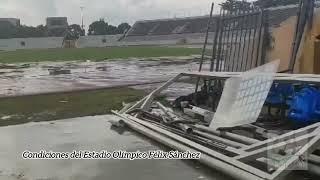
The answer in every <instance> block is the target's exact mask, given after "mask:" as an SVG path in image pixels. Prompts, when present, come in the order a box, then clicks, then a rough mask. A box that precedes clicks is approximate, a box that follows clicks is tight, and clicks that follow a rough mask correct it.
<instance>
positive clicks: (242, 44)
mask: <svg viewBox="0 0 320 180" xmlns="http://www.w3.org/2000/svg"><path fill="white" fill-rule="evenodd" d="M212 9H213V7H212ZM298 9H299V10H298V16H297V17H298V18H297V21H296V30H295V35H294V37H293V42H294V43H293V44H292V51H291V55H290V59H289V60H287V61H288V62H289V65H288V66H287V67H286V69H285V71H283V72H282V73H277V72H278V71H279V69H280V68H279V65H280V60H276V61H272V62H269V63H267V62H268V59H267V58H268V57H267V56H266V50H267V49H268V45H269V44H268V43H269V41H268V40H269V31H268V28H269V26H268V15H269V14H268V12H266V11H264V10H257V9H254V10H252V11H249V12H248V11H246V12H241V11H240V12H237V13H235V12H228V11H224V10H222V11H221V14H220V16H219V18H218V20H217V21H216V27H215V28H216V29H215V36H214V38H213V49H212V54H211V55H212V60H211V63H210V67H209V68H208V69H210V71H203V70H202V69H203V66H204V64H203V63H204V62H203V61H201V62H200V67H199V71H198V72H185V73H181V74H179V75H177V76H176V77H174V78H172V79H170V80H169V81H168V82H167V83H165V84H164V85H162V86H161V87H159V88H157V89H156V90H154V91H153V92H151V93H150V94H149V95H147V96H146V97H144V98H143V99H141V100H140V101H138V102H135V103H130V104H127V105H125V107H124V108H123V109H122V110H120V111H113V113H114V114H116V115H117V116H118V117H119V121H117V122H113V123H114V124H115V125H123V124H126V125H128V126H129V127H130V128H132V129H134V130H136V131H138V132H140V133H142V134H144V135H146V136H148V137H150V138H152V139H154V140H156V141H158V142H160V143H162V144H165V145H167V146H168V147H170V148H172V149H176V150H179V151H198V152H201V153H202V156H201V159H200V160H199V161H201V162H202V163H204V164H206V165H208V166H210V167H212V168H214V169H217V170H220V171H222V172H224V173H226V174H228V175H230V176H232V177H235V178H237V179H245V180H248V179H252V180H257V179H269V180H274V179H281V178H283V177H285V175H286V174H288V173H289V172H291V171H292V170H306V171H309V172H311V173H315V174H318V175H319V172H320V167H319V165H320V150H319V143H320V76H319V75H314V74H287V73H284V72H289V73H292V72H294V71H295V66H296V61H297V59H299V57H301V49H302V47H303V46H302V45H301V44H303V43H301V42H303V41H304V38H305V37H306V34H307V33H306V32H308V27H310V25H312V23H313V19H312V17H313V16H312V15H313V10H314V1H312V0H310V1H309V0H308V1H301V2H300V5H299V8H298ZM212 17H213V16H212V13H211V16H210V20H212ZM239 22H241V24H239ZM211 23H212V21H209V22H208V25H207V29H206V34H207V35H206V38H205V44H204V47H203V57H204V56H205V54H206V52H207V43H208V36H209V32H210V28H211ZM290 45H291V44H289V46H290ZM202 59H203V58H202ZM181 80H183V81H184V82H185V81H190V82H193V83H195V92H194V93H192V94H190V95H187V96H181V97H179V98H177V99H176V100H175V101H173V102H171V103H168V102H163V101H161V99H159V98H157V97H159V96H160V95H161V92H162V91H164V90H165V89H166V88H168V87H169V86H171V85H172V84H173V83H175V82H178V81H181ZM200 87H201V88H200ZM199 89H201V90H199Z"/></svg>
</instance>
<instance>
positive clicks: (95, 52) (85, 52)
mask: <svg viewBox="0 0 320 180" xmlns="http://www.w3.org/2000/svg"><path fill="white" fill-rule="evenodd" d="M200 52H201V50H200V49H193V48H175V47H155V46H148V47H147V46H143V47H141V46H139V47H106V48H74V49H62V48H61V49H60V48H59V49H33V50H17V51H7V52H0V63H19V62H41V61H72V60H93V61H102V60H107V59H115V58H124V59H125V58H130V57H161V56H189V55H193V54H200Z"/></svg>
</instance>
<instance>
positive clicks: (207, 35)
mask: <svg viewBox="0 0 320 180" xmlns="http://www.w3.org/2000/svg"><path fill="white" fill-rule="evenodd" d="M213 9H214V3H212V4H211V10H210V17H209V20H208V25H207V31H206V37H205V40H204V44H203V49H202V55H201V60H200V65H199V72H201V70H202V65H203V61H204V56H205V53H206V49H207V44H208V38H209V31H210V26H211V22H212V16H213ZM199 83H200V78H198V79H197V84H196V90H195V97H194V99H195V102H197V92H198V89H199Z"/></svg>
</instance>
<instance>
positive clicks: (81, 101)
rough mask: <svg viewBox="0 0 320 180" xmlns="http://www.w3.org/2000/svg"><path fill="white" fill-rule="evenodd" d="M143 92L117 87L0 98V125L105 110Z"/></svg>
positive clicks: (131, 99)
mask: <svg viewBox="0 0 320 180" xmlns="http://www.w3.org/2000/svg"><path fill="white" fill-rule="evenodd" d="M144 94H145V93H144V92H143V91H140V90H134V89H130V88H120V89H109V90H96V91H87V92H74V93H64V94H53V95H38V96H24V97H16V98H8V99H1V100H0V109H1V111H0V118H1V117H2V119H0V126H8V125H15V124H22V123H27V122H30V121H51V120H59V119H66V118H74V117H84V116H92V115H102V114H108V113H110V110H112V109H114V110H118V109H120V108H121V107H122V102H132V101H136V100H139V99H140V98H142V97H143V95H144Z"/></svg>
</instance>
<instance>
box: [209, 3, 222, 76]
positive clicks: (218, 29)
mask: <svg viewBox="0 0 320 180" xmlns="http://www.w3.org/2000/svg"><path fill="white" fill-rule="evenodd" d="M221 14H222V9H220V16H219V18H217V26H216V30H215V35H214V40H213V48H212V58H211V65H210V72H212V71H213V69H214V63H215V62H216V53H217V41H218V35H219V33H220V22H221Z"/></svg>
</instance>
